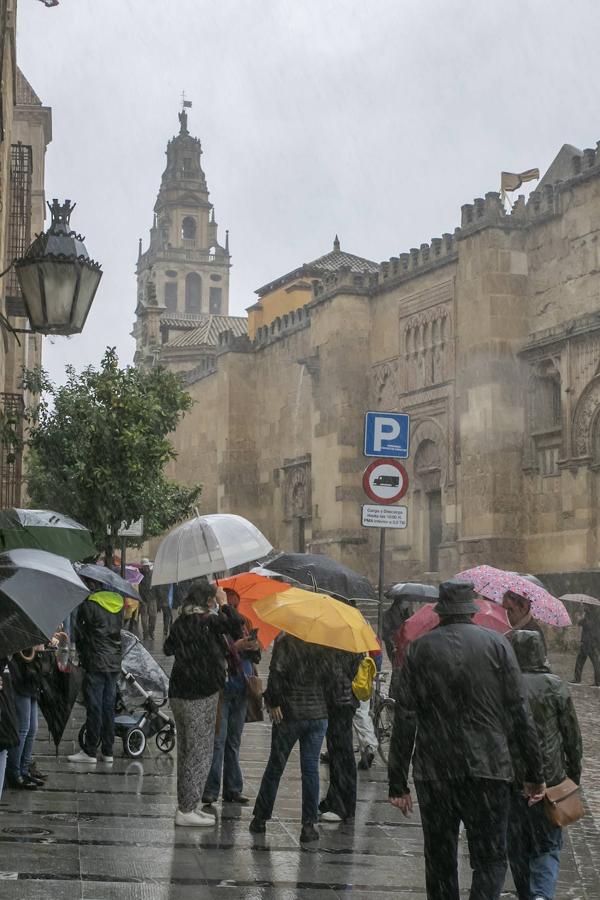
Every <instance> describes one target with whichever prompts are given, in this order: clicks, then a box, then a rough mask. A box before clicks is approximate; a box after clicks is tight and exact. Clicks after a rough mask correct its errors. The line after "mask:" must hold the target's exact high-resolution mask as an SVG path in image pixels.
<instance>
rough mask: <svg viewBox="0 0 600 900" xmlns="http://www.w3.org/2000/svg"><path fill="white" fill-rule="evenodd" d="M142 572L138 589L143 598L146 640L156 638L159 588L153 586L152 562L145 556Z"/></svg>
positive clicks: (143, 626)
mask: <svg viewBox="0 0 600 900" xmlns="http://www.w3.org/2000/svg"><path fill="white" fill-rule="evenodd" d="M140 572H141V573H142V575H143V578H142V580H141V581H140V584H139V587H138V591H139V593H140V597H141V598H142V601H143V602H142V605H141V609H140V615H141V617H142V630H143V633H144V640H145V641H153V640H154V629H155V628H156V619H157V616H158V600H159V592H158V590H157V588H153V587H152V563H151V562H150V560H149V559H147V558H146V557H144V559H142V565H141V566H140Z"/></svg>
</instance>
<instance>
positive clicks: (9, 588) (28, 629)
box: [0, 550, 89, 657]
mask: <svg viewBox="0 0 600 900" xmlns="http://www.w3.org/2000/svg"><path fill="white" fill-rule="evenodd" d="M88 594H89V590H88V588H87V587H86V586H85V584H84V583H83V582H82V581H81V580H80V579H79V578H78V577H77V575H76V574H75V572H74V571H73V567H72V565H71V563H70V562H69V560H68V559H65V558H64V557H62V556H55V555H54V553H46V552H45V551H44V550H10V551H9V552H8V553H0V657H2V656H10V655H11V654H12V653H16V652H17V650H24V649H25V648H26V647H32V646H34V645H35V644H42V643H45V641H46V640H48V639H49V638H51V637H52V635H53V634H54V632H55V631H56V628H57V627H58V625H59V624H60V623H61V622H63V621H64V619H66V617H67V616H68V615H69V613H70V612H72V610H74V609H75V607H76V606H79V604H80V603H82V602H83V601H84V600H85V598H86V597H87V596H88Z"/></svg>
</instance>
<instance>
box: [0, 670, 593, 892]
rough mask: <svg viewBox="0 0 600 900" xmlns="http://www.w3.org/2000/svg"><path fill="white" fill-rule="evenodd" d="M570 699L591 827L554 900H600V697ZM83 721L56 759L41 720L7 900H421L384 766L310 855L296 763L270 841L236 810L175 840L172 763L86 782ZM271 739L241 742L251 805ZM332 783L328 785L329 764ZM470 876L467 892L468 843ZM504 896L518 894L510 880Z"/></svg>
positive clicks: (8, 806) (10, 827)
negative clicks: (79, 761)
mask: <svg viewBox="0 0 600 900" xmlns="http://www.w3.org/2000/svg"><path fill="white" fill-rule="evenodd" d="M157 655H158V654H157ZM159 659H160V657H159ZM553 663H554V667H555V670H556V671H558V672H559V673H560V674H562V675H567V676H569V675H570V674H571V666H572V660H571V658H566V657H553ZM586 676H587V677H588V678H589V677H590V674H589V673H587V672H586ZM574 696H575V700H576V703H577V707H578V711H579V714H580V717H581V722H582V727H583V730H584V738H585V745H586V760H585V783H586V802H587V804H588V808H589V811H590V816H589V817H588V818H587V819H586V820H584V821H583V822H581V823H578V824H577V825H575V826H573V827H572V828H570V829H569V831H568V839H567V840H566V842H565V849H564V851H563V859H562V869H561V877H560V884H559V889H558V893H557V900H567V898H568V900H584V898H585V900H588V898H592V900H600V876H599V869H600V835H599V833H598V825H599V823H600V734H599V730H598V711H599V708H600V707H599V705H600V691H598V690H595V689H594V688H592V687H585V686H584V687H576V688H574ZM82 718H83V713H82V710H81V709H80V708H78V709H77V711H76V715H75V716H74V718H73V721H72V724H71V726H70V729H69V731H68V732H67V739H66V740H64V741H63V744H62V745H61V751H62V755H61V757H60V758H58V759H55V757H54V752H53V747H52V746H51V744H50V743H49V742H48V737H47V732H46V730H45V726H44V724H43V723H42V726H41V728H40V735H39V739H38V742H37V746H36V758H37V761H38V764H39V765H40V768H43V769H44V770H45V771H47V772H49V773H50V777H49V779H48V782H47V785H46V787H45V788H44V789H40V790H38V791H36V792H33V793H28V792H15V791H9V790H7V791H6V792H5V793H4V796H3V799H2V803H1V804H0V900H4V898H6V900H42V898H43V900H47V898H52V900H54V898H56V900H108V898H111V900H112V898H118V900H167V898H168V900H192V898H193V900H202V898H206V897H215V898H222V900H228V898H232V897H244V898H247V900H275V898H277V900H292V898H301V900H316V898H332V900H333V898H336V897H338V898H341V897H348V896H352V897H353V898H354V900H367V898H368V900H384V898H385V900H391V898H400V897H405V898H410V900H425V891H424V867H423V857H422V838H421V830H420V827H419V819H418V812H417V813H416V814H415V815H414V816H413V818H412V819H410V820H405V819H403V818H402V816H401V815H400V813H397V812H396V811H395V810H393V809H392V808H391V807H390V806H389V804H388V803H387V800H386V797H387V786H386V772H385V768H384V766H383V765H382V763H381V762H380V761H376V763H375V765H374V767H373V768H372V769H371V771H370V772H361V773H359V776H360V780H359V803H358V810H357V818H356V823H355V825H354V826H353V827H352V828H350V827H347V826H340V825H328V826H325V825H323V826H320V830H321V840H320V842H319V845H318V846H317V847H315V846H314V845H311V847H310V849H301V848H300V845H299V840H298V838H299V832H300V799H299V798H300V777H299V769H298V758H297V754H296V755H294V756H293V757H292V759H291V760H290V763H289V765H288V769H287V770H286V773H285V775H284V779H283V781H282V784H281V790H280V794H279V797H278V801H277V805H276V809H275V818H274V819H273V821H272V822H271V823H270V824H269V826H268V833H267V835H266V837H262V836H259V837H254V836H252V835H250V834H249V832H248V824H249V822H250V818H251V812H250V809H249V808H241V807H236V806H232V805H223V806H221V805H219V806H218V822H217V826H216V827H215V828H211V829H181V828H178V829H175V827H174V824H173V814H174V810H175V771H174V769H175V757H174V754H173V755H172V756H163V755H162V754H160V753H159V752H158V751H157V749H156V747H155V746H154V744H153V742H152V746H149V747H148V749H147V750H146V753H145V755H144V757H143V758H142V760H141V761H139V762H137V761H131V760H129V759H127V758H125V757H123V756H122V755H121V753H122V751H121V748H120V745H116V748H115V749H116V756H115V762H114V764H113V765H112V766H109V765H106V764H101V763H99V764H98V765H97V766H94V767H93V768H91V769H89V770H87V771H86V770H85V769H84V767H82V766H73V765H70V764H69V763H67V761H66V759H65V756H66V754H67V753H70V752H72V748H73V747H74V746H75V738H76V733H77V729H78V727H79V724H80V723H81V721H82ZM269 736H270V726H269V725H263V724H254V725H248V726H247V727H246V730H245V732H244V738H243V744H242V761H243V770H244V773H245V778H246V784H245V790H246V792H247V793H248V794H249V795H250V796H251V797H254V796H255V794H256V791H257V790H258V785H259V783H260V778H261V776H262V772H263V769H264V766H265V762H266V758H267V753H268V746H269ZM322 775H323V780H324V781H325V780H326V778H327V768H326V767H325V766H323V767H322ZM461 877H462V883H463V884H465V885H468V883H469V879H470V870H469V866H468V857H467V852H466V841H464V840H463V841H461ZM466 895H467V894H465V896H466ZM505 896H506V897H511V896H514V895H513V894H511V884H510V883H507V886H506V894H505Z"/></svg>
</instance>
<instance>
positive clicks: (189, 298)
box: [185, 272, 202, 315]
mask: <svg viewBox="0 0 600 900" xmlns="http://www.w3.org/2000/svg"><path fill="white" fill-rule="evenodd" d="M201 309H202V279H201V278H200V276H199V275H198V273H197V272H190V274H189V275H187V276H186V279H185V311H186V312H188V313H195V314H196V315H199V314H200V312H201Z"/></svg>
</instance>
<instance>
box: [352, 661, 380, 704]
mask: <svg viewBox="0 0 600 900" xmlns="http://www.w3.org/2000/svg"><path fill="white" fill-rule="evenodd" d="M376 674H377V667H376V665H375V661H374V660H373V659H371V657H370V656H365V657H363V658H362V659H361V661H360V665H359V667H358V671H357V673H356V675H355V676H354V679H353V681H352V693H353V694H354V696H355V697H356V699H357V700H370V699H371V694H372V693H373V679H374V678H375V675H376Z"/></svg>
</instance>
